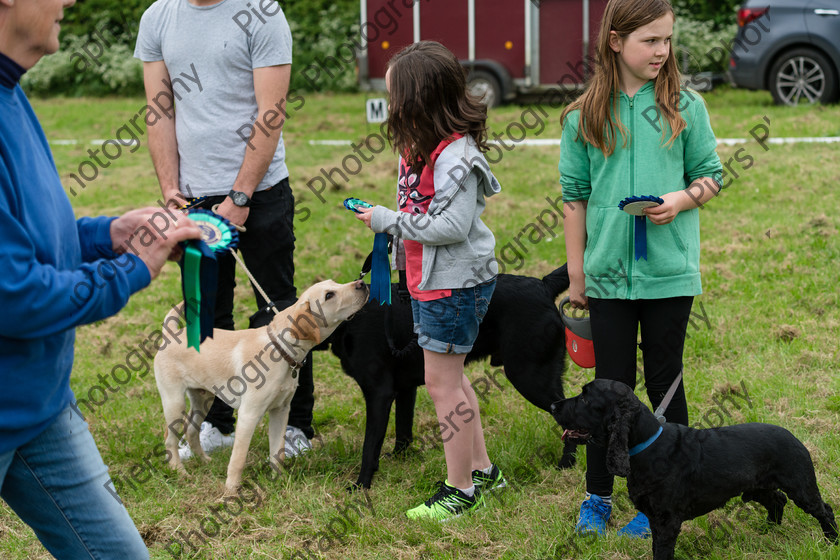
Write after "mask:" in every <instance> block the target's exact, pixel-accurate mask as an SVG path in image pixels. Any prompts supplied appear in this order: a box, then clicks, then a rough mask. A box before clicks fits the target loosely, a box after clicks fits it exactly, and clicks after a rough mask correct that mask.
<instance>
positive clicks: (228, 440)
mask: <svg viewBox="0 0 840 560" xmlns="http://www.w3.org/2000/svg"><path fill="white" fill-rule="evenodd" d="M233 439H234V434H231V435H229V436H226V435H224V434H223V433H222V432H220V431H219V428H216V427H215V426H213V425H212V424H210V422H202V423H201V431H200V432H199V433H198V440H199V442H200V443H201V448H202V449H203V450H204V452H205V453H212V452H214V451H216V450H217V449H221V448H222V447H231V446H232V445H233ZM178 455H179V456H180V457H181V460H182V461H186V460H187V459H190V458H191V457H192V456H193V452H192V449H190V445H189V444H188V443H187V440H186V438H181V441H179V442H178Z"/></svg>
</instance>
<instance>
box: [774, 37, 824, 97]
mask: <svg viewBox="0 0 840 560" xmlns="http://www.w3.org/2000/svg"><path fill="white" fill-rule="evenodd" d="M768 81H769V89H770V93H771V94H773V99H774V100H775V101H776V103H778V104H780V105H782V104H784V105H798V104H799V103H831V102H832V101H835V100H836V99H837V72H836V71H835V69H834V66H833V65H832V64H831V61H830V60H828V59H827V58H826V57H825V56H823V55H822V54H820V53H818V52H817V51H814V50H812V49H794V50H792V51H789V52H786V53H784V54H782V56H780V57H779V59H778V60H776V62H775V64H773V67H772V68H771V69H770V76H769V80H768Z"/></svg>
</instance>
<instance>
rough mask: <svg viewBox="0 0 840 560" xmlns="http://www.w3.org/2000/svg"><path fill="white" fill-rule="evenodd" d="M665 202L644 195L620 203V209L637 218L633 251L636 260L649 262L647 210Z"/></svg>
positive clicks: (630, 197)
mask: <svg viewBox="0 0 840 560" xmlns="http://www.w3.org/2000/svg"><path fill="white" fill-rule="evenodd" d="M664 202H665V201H664V200H662V199H661V198H659V197H658V196H652V195H642V196H628V197H627V198H625V199H624V200H622V201H621V202H619V203H618V209H619V210H623V211H625V212H627V213H628V214H630V215H631V216H635V219H634V223H633V251H634V253H635V256H636V260H639V259H645V260H647V219H645V213H644V209H645V208H650V207H652V206H659V205H660V204H662V203H664Z"/></svg>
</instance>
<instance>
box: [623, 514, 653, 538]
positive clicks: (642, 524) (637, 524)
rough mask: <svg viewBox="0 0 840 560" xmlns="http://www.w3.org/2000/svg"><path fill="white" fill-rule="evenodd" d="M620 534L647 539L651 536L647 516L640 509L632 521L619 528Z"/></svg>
mask: <svg viewBox="0 0 840 560" xmlns="http://www.w3.org/2000/svg"><path fill="white" fill-rule="evenodd" d="M618 534H619V535H621V536H623V537H630V538H631V539H646V538H648V537H650V522H649V521H648V518H647V516H646V515H645V514H644V513H642V512H641V511H640V512H639V513H637V514H636V517H634V518H633V520H632V521H630V523H628V524H627V525H625V526H624V527H622V528H621V529H619V530H618Z"/></svg>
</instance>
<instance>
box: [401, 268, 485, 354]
mask: <svg viewBox="0 0 840 560" xmlns="http://www.w3.org/2000/svg"><path fill="white" fill-rule="evenodd" d="M495 289H496V279H495V278H494V279H493V280H490V281H489V282H485V283H483V284H479V285H477V286H473V287H471V288H461V289H453V290H452V295H451V296H449V297H445V298H441V299H435V300H432V301H417V300H416V299H414V298H411V312H412V314H413V315H414V332H416V333H417V337H418V340H417V342H418V343H419V344H420V347H421V348H425V349H426V350H429V351H431V352H437V353H439V354H466V353H468V352H469V351H470V350H472V346H473V343H474V342H475V339H476V337H478V326H479V325H480V324H481V321H482V320H483V319H484V316H485V315H486V314H487V308H488V307H489V306H490V298H491V297H493V290H495Z"/></svg>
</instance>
